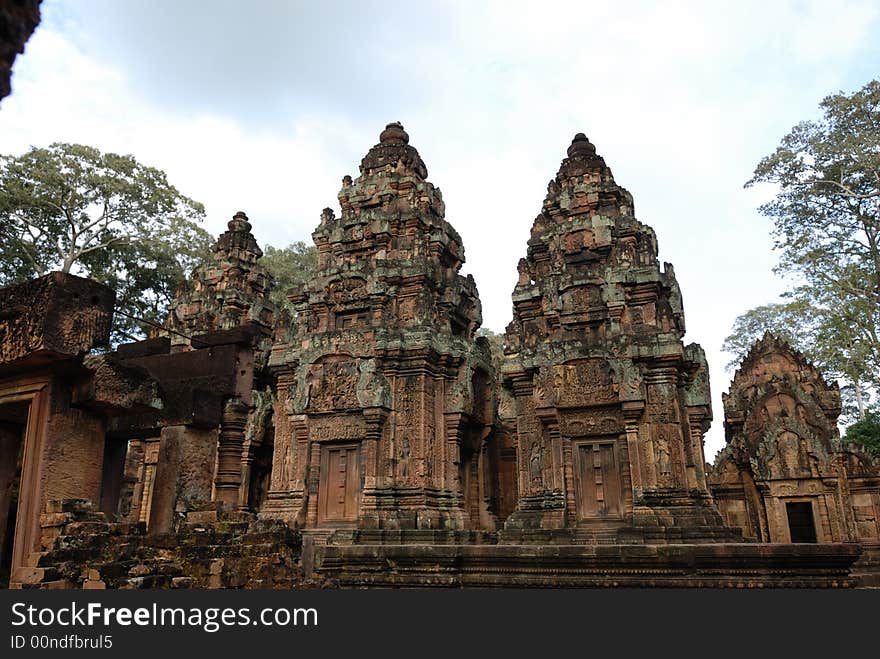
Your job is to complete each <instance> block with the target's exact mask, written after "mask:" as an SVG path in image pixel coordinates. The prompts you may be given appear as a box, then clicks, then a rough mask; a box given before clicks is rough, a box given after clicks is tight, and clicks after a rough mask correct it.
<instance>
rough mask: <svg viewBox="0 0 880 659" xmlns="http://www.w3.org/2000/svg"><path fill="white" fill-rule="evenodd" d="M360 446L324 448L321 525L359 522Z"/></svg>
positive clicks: (320, 508)
mask: <svg viewBox="0 0 880 659" xmlns="http://www.w3.org/2000/svg"><path fill="white" fill-rule="evenodd" d="M358 449H359V445H358V444H324V445H323V446H321V471H320V479H319V485H318V523H319V524H321V523H326V522H354V521H357V516H358V504H359V502H360V493H361V475H360V460H359V455H358V454H359V450H358Z"/></svg>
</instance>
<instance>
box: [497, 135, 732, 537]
mask: <svg viewBox="0 0 880 659" xmlns="http://www.w3.org/2000/svg"><path fill="white" fill-rule="evenodd" d="M513 304H514V319H513V322H512V323H511V324H510V325H509V326H508V328H507V335H506V348H505V352H506V364H505V367H504V373H503V393H502V400H501V405H500V415H501V417H502V421H503V422H504V423H505V424H506V425H507V427H508V428H511V429H512V431H513V432H515V434H516V437H517V448H518V474H519V479H518V490H519V502H518V506H517V510H516V511H515V512H514V513H513V515H512V516H511V517H510V519H508V521H507V523H506V528H507V530H508V531H510V532H516V531H517V530H525V529H561V528H580V529H583V530H585V532H587V533H592V534H593V535H594V536H595V537H599V536H603V537H605V538H606V540H607V541H613V539H614V538H615V537H617V538H620V537H621V536H620V532H621V530H626V529H628V532H629V533H630V534H633V533H634V534H635V537H636V538H640V537H644V538H645V539H648V540H650V539H651V538H655V537H656V538H657V539H659V540H661V541H665V540H674V539H675V538H681V537H703V538H710V539H711V538H714V537H719V538H720V537H729V534H728V533H726V529H724V528H723V527H722V526H721V519H720V516H719V515H718V512H717V511H716V509H715V508H714V506H713V505H712V504H711V498H710V496H709V490H708V486H707V482H706V475H705V470H704V458H703V433H704V432H705V431H706V430H707V428H708V425H709V421H710V419H711V408H710V402H709V381H708V374H707V369H706V361H705V357H704V355H703V350H702V349H701V348H700V346H699V345H697V344H691V345H688V346H685V345H684V344H683V343H682V340H681V339H682V336H683V335H684V331H685V327H684V313H683V311H682V301H681V293H680V291H679V287H678V284H677V282H676V280H675V274H674V272H673V269H672V266H671V265H669V264H664V268H663V270H661V269H660V267H659V263H658V261H657V239H656V237H655V235H654V232H653V231H652V229H651V228H650V227H648V226H646V225H644V224H642V223H641V222H639V221H637V220H636V219H635V217H634V216H633V201H632V196H631V195H630V194H629V192H627V191H626V190H625V189H623V188H621V187H620V186H618V185H617V184H616V183H615V182H614V179H613V177H612V175H611V170H610V169H609V168H608V167H607V166H606V164H605V161H604V160H603V159H602V158H601V157H600V156H598V155H597V154H596V149H595V147H594V146H593V145H592V144H591V143H590V142H589V141H588V140H587V138H586V137H585V136H584V135H583V134H578V135H576V136H575V138H574V141H573V142H572V144H571V146H570V147H569V149H568V157H567V158H565V159H564V160H563V161H562V165H561V166H560V169H559V172H558V173H557V175H556V177H555V178H554V179H553V180H552V181H550V184H549V186H548V190H547V197H546V198H545V200H544V207H543V209H542V211H541V214H540V215H538V217H537V218H536V220H535V222H534V225H533V227H532V232H531V238H530V240H529V241H528V253H527V256H526V258H524V259H521V260H520V263H519V282H518V283H517V285H516V288H515V290H514V293H513ZM684 527H688V530H682V529H683V528H684ZM638 529H645V531H640V530H638ZM673 529H676V530H673ZM648 530H650V531H648Z"/></svg>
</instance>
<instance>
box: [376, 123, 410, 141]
mask: <svg viewBox="0 0 880 659" xmlns="http://www.w3.org/2000/svg"><path fill="white" fill-rule="evenodd" d="M379 142H380V143H381V144H409V135H407V133H406V131H405V130H403V124H401V123H400V122H399V121H393V122H391V123H390V124H388V125H387V126H385V130H383V131H382V132H381V133H380V134H379Z"/></svg>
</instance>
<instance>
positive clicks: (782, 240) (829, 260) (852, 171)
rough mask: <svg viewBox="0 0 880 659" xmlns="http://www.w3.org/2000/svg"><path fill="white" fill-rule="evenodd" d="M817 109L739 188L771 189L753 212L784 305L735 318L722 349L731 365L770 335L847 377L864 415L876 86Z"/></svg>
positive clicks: (875, 286)
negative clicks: (784, 283)
mask: <svg viewBox="0 0 880 659" xmlns="http://www.w3.org/2000/svg"><path fill="white" fill-rule="evenodd" d="M820 110H821V117H820V118H819V119H817V120H815V121H803V122H801V123H799V124H798V125H797V126H795V127H794V128H793V129H792V130H791V132H790V133H789V134H788V135H786V136H785V137H784V138H783V139H782V142H781V143H780V145H779V147H777V149H776V151H775V152H774V153H772V154H771V155H769V156H767V157H766V158H764V159H762V160H761V162H760V163H758V166H757V168H756V169H755V172H754V175H753V177H752V179H751V180H750V181H748V182H747V183H746V186H747V187H748V186H752V185H755V184H758V183H766V184H771V185H773V186H775V188H776V195H775V197H774V198H773V199H772V200H771V201H770V202H768V203H766V204H764V205H763V206H761V207H760V209H759V210H760V212H761V213H762V214H763V215H765V216H766V217H768V218H770V219H771V220H772V221H773V230H772V235H773V238H774V240H775V242H774V247H775V248H776V249H777V250H778V251H779V254H780V260H779V264H778V266H777V267H776V272H777V274H779V275H781V276H783V277H785V278H786V279H787V280H788V281H790V282H791V288H790V290H789V291H788V292H787V293H786V296H785V297H786V299H787V300H788V302H786V303H784V304H774V305H766V306H764V307H757V308H755V309H752V310H750V311H748V312H746V313H745V314H743V315H741V316H740V317H739V318H737V320H736V322H735V324H734V328H733V332H732V334H731V335H730V336H729V337H728V338H727V339H726V340H725V343H724V349H725V350H726V351H728V352H730V353H731V354H732V355H734V359H735V361H736V360H738V359H739V358H741V357H742V356H743V354H744V352H745V351H746V350H747V349H748V345H750V344H751V342H752V341H753V340H754V339H755V338H757V337H758V336H759V335H760V334H762V333H763V331H764V330H765V329H770V330H773V331H774V332H776V333H778V334H781V335H782V336H784V337H785V338H787V339H789V340H790V341H791V342H792V343H793V344H794V345H795V346H796V347H798V348H800V349H801V350H802V351H803V352H804V353H805V354H806V355H807V356H808V357H810V358H811V359H812V360H814V361H815V362H816V363H817V365H819V366H820V368H823V369H824V370H825V371H826V373H827V374H828V375H829V376H831V377H841V378H843V379H845V380H846V381H847V382H848V383H849V384H850V386H851V387H852V388H853V390H854V393H855V397H856V400H857V402H858V406H859V413H860V415H863V414H864V412H865V409H866V407H865V397H866V395H867V391H868V390H869V389H871V388H876V387H877V386H878V384H880V335H878V329H877V328H878V326H880V81H877V80H874V81H871V82H869V83H868V84H867V85H865V86H864V87H863V88H862V89H860V90H859V91H857V92H854V93H852V94H849V95H847V94H844V93H842V92H841V93H838V94H834V95H831V96H828V97H826V98H825V99H824V100H823V101H822V102H821V104H820Z"/></svg>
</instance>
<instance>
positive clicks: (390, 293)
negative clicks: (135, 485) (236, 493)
mask: <svg viewBox="0 0 880 659" xmlns="http://www.w3.org/2000/svg"><path fill="white" fill-rule="evenodd" d="M427 175H428V171H427V169H426V167H425V164H424V163H423V162H422V159H421V157H420V156H419V153H418V151H416V150H415V149H414V148H413V147H412V146H410V145H409V136H408V135H407V133H406V132H405V131H404V130H403V127H402V126H401V125H400V124H399V123H392V124H388V126H387V127H386V129H385V130H384V131H382V134H381V135H380V137H379V143H378V144H376V145H375V146H374V147H373V148H372V149H370V150H369V152H368V153H367V155H366V156H365V157H364V158H363V160H362V161H361V166H360V176H359V177H358V178H357V179H355V180H354V181H352V179H351V177H349V176H346V177H345V178H343V182H342V190H341V191H340V192H339V203H340V205H341V208H342V216H341V217H336V216H335V214H334V212H333V211H332V210H330V209H325V210H324V211H323V213H322V215H321V223H320V225H319V226H318V228H317V229H316V230H315V232H314V234H313V238H314V241H315V244H316V245H317V247H318V275H317V277H316V278H315V280H314V281H313V282H310V283H309V284H308V285H307V286H306V287H305V290H302V291H294V292H292V293H291V294H290V296H289V299H290V301H291V303H292V305H293V307H294V309H295V311H294V321H293V326H292V327H291V328H290V330H289V333H288V336H287V337H286V338H285V339H284V340H282V341H281V342H279V343H276V345H275V347H274V349H273V352H272V357H271V362H270V363H271V366H272V368H273V369H274V372H275V373H277V376H278V402H277V404H276V409H275V428H276V431H275V452H274V459H273V472H272V481H271V490H270V492H269V496H268V502H267V505H266V506H265V507H264V509H263V514H264V515H266V516H273V517H280V518H282V519H286V520H288V521H291V522H295V523H296V524H298V525H300V526H305V527H322V528H328V529H332V528H337V527H345V526H352V527H359V528H390V529H396V528H435V529H436V528H465V527H471V526H475V525H478V524H480V523H481V521H482V522H484V523H487V524H490V523H492V522H491V519H490V518H491V513H490V511H489V510H488V504H487V503H486V501H487V499H489V498H490V495H489V494H488V493H487V491H486V487H487V485H486V484H485V483H483V482H482V481H481V480H480V474H481V473H485V472H486V471H487V470H485V469H484V470H482V471H481V470H480V469H478V468H477V467H476V465H478V464H479V463H480V461H481V460H483V459H484V457H485V451H484V450H483V449H484V444H485V439H486V435H487V434H488V427H489V425H490V424H491V402H492V400H491V377H492V376H491V365H490V359H489V355H488V350H487V349H485V345H484V344H483V343H481V344H480V345H481V346H483V347H482V348H478V347H477V344H475V342H474V333H475V331H476V329H477V328H478V327H479V325H480V322H481V313H480V301H479V298H478V297H477V289H476V285H475V284H474V280H473V278H472V277H470V275H468V277H463V276H461V275H459V274H458V271H459V269H460V268H461V265H462V263H463V262H464V249H463V247H462V243H461V238H460V237H459V235H458V233H457V232H456V231H455V229H453V228H452V226H451V225H450V224H449V223H448V222H447V221H446V220H445V219H444V214H445V207H444V204H443V198H442V196H441V194H440V190H439V189H437V188H435V187H434V186H433V185H432V184H431V183H430V182H428V181H427V180H426V178H427Z"/></svg>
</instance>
